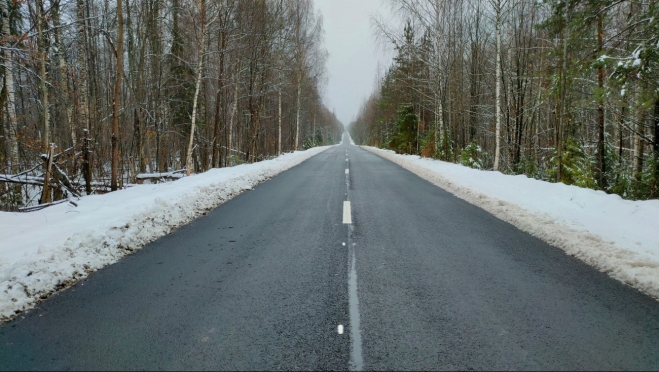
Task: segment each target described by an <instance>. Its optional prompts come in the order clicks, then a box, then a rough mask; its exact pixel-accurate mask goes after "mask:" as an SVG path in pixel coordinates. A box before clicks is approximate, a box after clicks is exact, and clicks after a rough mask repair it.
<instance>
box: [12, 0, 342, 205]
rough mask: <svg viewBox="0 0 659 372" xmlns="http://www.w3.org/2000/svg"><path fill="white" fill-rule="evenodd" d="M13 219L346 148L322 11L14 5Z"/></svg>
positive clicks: (224, 4) (279, 1)
mask: <svg viewBox="0 0 659 372" xmlns="http://www.w3.org/2000/svg"><path fill="white" fill-rule="evenodd" d="M0 16H1V17H2V18H1V28H0V35H1V38H0V58H1V60H2V65H1V66H0V75H1V78H2V81H1V84H2V91H1V93H0V110H1V112H0V210H22V211H26V210H33V209H34V208H38V207H39V206H44V205H51V204H52V203H57V202H58V201H62V200H67V198H70V197H76V196H82V195H90V194H102V193H106V192H110V191H115V190H120V189H122V188H126V187H130V186H131V185H134V184H136V183H143V182H158V181H161V180H175V179H177V178H180V177H183V176H185V175H190V174H191V173H199V172H204V171H206V170H208V169H210V168H218V167H228V166H233V165H238V164H242V163H252V162H257V161H260V160H264V159H268V158H272V157H274V156H277V155H280V154H281V153H283V152H290V151H295V150H302V149H306V148H310V147H313V146H317V145H326V144H332V143H336V141H338V140H339V139H340V135H341V133H342V131H343V127H342V124H341V123H340V122H339V121H338V120H337V118H336V116H335V115H334V113H333V112H332V111H330V110H329V109H328V108H327V107H325V106H324V105H323V102H322V99H321V95H322V92H323V89H324V86H325V84H326V80H327V74H326V71H325V61H326V59H327V52H326V50H325V49H324V47H323V37H324V34H323V32H324V31H323V24H322V16H321V15H320V14H318V13H316V11H315V10H314V7H313V2H312V1H311V0H250V1H240V0H0Z"/></svg>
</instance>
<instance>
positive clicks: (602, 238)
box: [362, 146, 659, 299]
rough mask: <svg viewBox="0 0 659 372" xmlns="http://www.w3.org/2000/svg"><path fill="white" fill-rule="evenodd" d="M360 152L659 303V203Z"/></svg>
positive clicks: (389, 153) (380, 152) (386, 152)
mask: <svg viewBox="0 0 659 372" xmlns="http://www.w3.org/2000/svg"><path fill="white" fill-rule="evenodd" d="M362 147H363V148H364V149H366V150H369V151H371V152H373V153H375V154H378V155H380V156H382V157H384V158H385V159H389V160H391V161H393V162H394V163H396V164H399V165H401V166H402V167H404V168H406V169H408V170H410V171H412V172H414V173H416V174H417V175H419V176H421V177H422V178H424V179H426V180H428V181H430V182H432V183H434V184H436V185H438V186H440V187H441V188H443V189H445V190H447V191H449V192H451V193H452V194H454V195H456V196H457V197H459V198H461V199H464V200H466V201H468V202H469V203H471V204H474V205H476V206H479V207H481V208H483V209H485V210H486V211H488V212H490V213H492V214H493V215H495V216H496V217H498V218H500V219H502V220H504V221H506V222H508V223H510V224H512V225H514V226H516V227H518V228H519V229H521V230H523V231H526V232H528V233H530V234H532V235H534V236H536V237H538V238H540V239H542V240H544V241H546V242H548V243H550V244H552V245H554V246H556V247H559V248H561V249H563V250H564V251H565V252H566V253H568V254H570V255H573V256H575V257H577V258H579V259H581V260H582V261H584V262H586V263H587V264H589V265H591V266H594V267H596V268H597V269H599V270H601V271H603V272H606V273H608V274H609V275H610V276H611V277H613V278H615V279H618V280H620V281H622V282H623V283H626V284H629V285H631V286H633V287H635V288H637V289H639V290H641V291H643V292H645V293H647V294H649V295H651V296H652V297H654V298H656V299H659V200H648V201H630V200H623V199H622V198H620V197H619V196H618V195H607V194H606V193H604V192H603V191H595V190H590V189H583V188H580V187H576V186H568V185H565V184H562V183H550V182H545V181H538V180H535V179H532V178H528V177H526V176H523V175H519V176H510V175H504V174H502V173H500V172H492V171H481V170H476V169H472V168H468V167H465V166H462V165H458V164H453V163H447V162H443V161H438V160H432V159H427V158H420V157H419V156H412V155H399V154H396V153H394V152H393V151H390V150H382V149H377V148H374V147H368V146H362Z"/></svg>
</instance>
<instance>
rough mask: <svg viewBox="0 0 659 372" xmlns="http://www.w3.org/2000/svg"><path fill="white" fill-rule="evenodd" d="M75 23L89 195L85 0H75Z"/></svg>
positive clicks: (90, 178) (89, 165)
mask: <svg viewBox="0 0 659 372" xmlns="http://www.w3.org/2000/svg"><path fill="white" fill-rule="evenodd" d="M76 5H77V8H76V10H77V21H78V29H77V34H78V35H77V36H78V41H77V45H78V57H77V62H78V63H77V64H78V84H77V86H78V105H77V106H78V114H77V115H76V116H77V117H78V120H79V122H78V125H79V126H80V127H81V128H82V129H83V134H84V136H85V138H84V139H83V141H84V146H85V148H84V151H83V159H84V160H83V167H82V169H83V175H84V177H85V190H86V191H87V194H88V195H89V194H90V193H91V191H92V186H91V180H92V167H91V159H90V156H89V136H90V135H91V133H90V131H91V127H90V122H89V113H88V110H89V104H88V93H87V84H88V81H87V58H86V55H87V50H86V48H85V46H86V43H87V42H86V40H87V37H86V32H85V0H77V3H76Z"/></svg>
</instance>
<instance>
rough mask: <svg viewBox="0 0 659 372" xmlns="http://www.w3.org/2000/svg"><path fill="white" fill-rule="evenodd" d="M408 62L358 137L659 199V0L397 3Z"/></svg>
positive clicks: (379, 31)
mask: <svg viewBox="0 0 659 372" xmlns="http://www.w3.org/2000/svg"><path fill="white" fill-rule="evenodd" d="M388 5H389V6H390V8H391V10H392V13H393V14H394V15H395V16H396V22H394V24H392V23H391V22H385V21H384V20H383V18H381V17H374V18H373V19H372V26H373V28H374V32H375V34H376V37H377V41H378V42H379V43H380V44H381V46H383V47H384V48H390V50H392V51H393V53H394V55H395V57H394V59H393V62H392V64H391V66H389V67H388V68H387V69H386V70H385V71H383V72H381V73H380V74H379V75H381V76H379V77H378V78H377V82H376V88H375V90H374V91H373V93H372V94H371V96H370V97H369V98H368V99H366V100H365V101H364V102H363V104H362V106H361V110H360V112H359V114H358V115H357V117H356V119H355V120H354V122H352V123H351V125H350V131H351V134H352V137H353V139H354V140H355V142H356V143H358V144H360V143H361V144H367V145H371V146H378V147H381V148H387V149H392V150H395V151H396V152H398V153H405V154H417V155H421V156H424V157H432V158H436V159H441V160H444V161H449V162H454V163H461V164H463V165H466V166H469V167H473V168H478V169H483V170H495V171H500V172H503V173H506V174H520V175H526V176H528V177H532V178H536V179H540V180H547V181H551V182H562V183H565V184H568V185H577V186H580V187H586V188H591V189H595V190H603V191H604V192H606V193H612V194H618V195H620V196H621V197H623V198H627V199H635V200H639V199H653V198H655V199H656V198H658V197H659V189H658V185H659V89H658V88H659V86H658V83H659V2H656V1H654V0H542V1H538V0H481V1H471V0H388Z"/></svg>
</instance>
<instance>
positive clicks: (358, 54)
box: [315, 0, 391, 125]
mask: <svg viewBox="0 0 659 372" xmlns="http://www.w3.org/2000/svg"><path fill="white" fill-rule="evenodd" d="M315 6H316V10H317V11H320V12H321V13H322V14H323V26H324V29H325V47H326V48H327V51H328V52H329V58H328V60H327V72H328V75H329V76H328V80H327V88H326V89H325V94H324V101H325V105H326V106H327V107H328V108H329V109H330V110H332V109H334V110H335V112H336V116H337V118H338V119H339V120H341V122H342V123H343V124H344V125H348V124H350V122H351V121H352V120H353V119H354V118H355V117H356V116H357V112H358V111H359V108H360V107H361V104H362V102H363V100H364V99H366V98H367V97H368V96H369V94H371V92H372V91H373V87H374V83H375V76H376V73H377V68H378V61H379V62H380V69H381V71H384V69H385V68H386V67H388V66H389V63H390V61H391V57H390V56H389V54H388V53H385V52H383V51H381V48H378V47H377V45H376V43H375V39H374V38H373V29H372V27H371V16H372V15H374V14H375V13H378V12H379V13H380V14H382V15H384V16H387V15H388V14H389V10H388V8H387V6H386V5H385V4H383V3H382V1H381V0H315Z"/></svg>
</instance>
